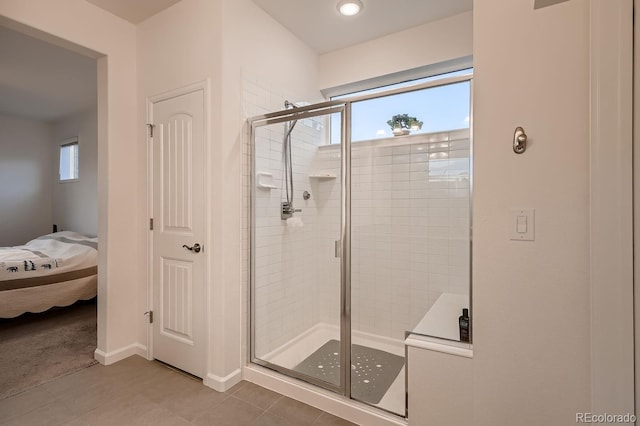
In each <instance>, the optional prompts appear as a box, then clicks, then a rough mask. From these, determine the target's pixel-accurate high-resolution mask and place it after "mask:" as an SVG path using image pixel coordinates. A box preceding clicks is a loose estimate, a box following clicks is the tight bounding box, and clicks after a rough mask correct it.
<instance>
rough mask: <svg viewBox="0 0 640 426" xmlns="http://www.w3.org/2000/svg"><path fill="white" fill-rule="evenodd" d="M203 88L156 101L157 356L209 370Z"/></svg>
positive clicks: (152, 108)
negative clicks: (206, 319)
mask: <svg viewBox="0 0 640 426" xmlns="http://www.w3.org/2000/svg"><path fill="white" fill-rule="evenodd" d="M204 99H205V94H204V87H202V86H198V87H191V88H188V89H185V90H181V91H178V92H172V93H170V94H165V95H162V96H160V97H157V98H154V99H152V100H150V103H149V113H150V116H149V118H150V120H149V122H150V123H151V125H150V128H151V131H150V133H149V136H150V138H149V143H150V149H149V155H150V158H149V164H153V170H152V176H151V183H150V185H151V188H150V189H151V194H152V202H151V203H150V204H151V221H152V223H153V224H152V226H150V228H152V230H151V237H150V242H151V247H150V250H151V253H152V254H151V259H152V271H151V282H152V285H151V292H152V297H151V306H152V311H151V312H152V315H153V318H152V323H151V328H152V333H151V335H152V338H151V348H152V356H153V358H155V359H157V360H160V361H163V362H165V363H167V364H170V365H172V366H174V367H177V368H179V369H181V370H184V371H186V372H188V373H190V374H193V375H195V376H198V377H201V378H202V377H204V374H205V357H204V354H205V339H204V336H205V333H204V330H205V315H204V306H205V304H204V300H205V285H204V282H205V273H206V261H205V256H204V253H203V252H204V250H205V248H206V247H205V246H204V242H205V200H206V196H205V179H204V176H205V162H204V158H205V155H204V151H205V147H204V141H205V137H204V135H205V119H204V117H205V108H204Z"/></svg>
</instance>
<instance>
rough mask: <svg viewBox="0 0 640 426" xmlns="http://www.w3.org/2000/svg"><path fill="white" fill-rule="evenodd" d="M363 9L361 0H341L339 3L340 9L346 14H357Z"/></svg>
mask: <svg viewBox="0 0 640 426" xmlns="http://www.w3.org/2000/svg"><path fill="white" fill-rule="evenodd" d="M361 9H362V2H361V1H360V0H341V1H340V2H339V3H338V11H339V12H340V13H341V14H342V15H344V16H353V15H357V14H358V13H359V12H360V10H361Z"/></svg>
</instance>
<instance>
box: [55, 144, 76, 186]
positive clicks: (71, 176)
mask: <svg viewBox="0 0 640 426" xmlns="http://www.w3.org/2000/svg"><path fill="white" fill-rule="evenodd" d="M59 174H60V182H71V181H75V180H78V138H71V139H67V140H66V141H64V142H63V143H62V145H60V168H59Z"/></svg>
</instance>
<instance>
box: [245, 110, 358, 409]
mask: <svg viewBox="0 0 640 426" xmlns="http://www.w3.org/2000/svg"><path fill="white" fill-rule="evenodd" d="M333 113H340V117H341V127H342V129H341V142H342V143H341V165H340V168H341V173H340V188H341V194H340V197H341V208H340V242H341V256H340V365H341V366H342V368H341V370H342V371H341V372H340V385H339V386H335V385H332V384H331V383H328V382H324V381H322V380H318V379H315V378H313V377H310V376H307V375H305V374H302V373H299V372H297V371H294V370H291V369H289V368H285V367H282V366H279V365H276V364H272V363H270V362H268V361H264V360H261V359H258V358H257V357H256V356H255V342H256V325H255V307H256V300H255V294H256V288H255V248H256V241H255V220H256V218H255V205H256V191H255V188H256V183H257V182H256V170H255V168H256V161H255V152H256V146H255V135H256V129H257V128H259V127H262V126H267V125H271V124H278V123H285V122H288V121H292V120H301V119H304V118H312V117H318V116H321V115H328V114H333ZM350 113H351V104H350V103H349V102H344V101H329V102H322V103H317V104H313V105H308V106H303V107H297V108H295V109H288V110H283V111H278V112H274V113H269V114H263V115H259V116H256V117H252V118H250V119H249V120H248V123H249V142H250V158H251V163H250V180H249V190H250V196H249V211H250V217H249V220H250V222H249V240H250V253H249V280H250V289H249V323H250V332H249V352H248V358H249V359H248V361H249V362H250V363H253V364H257V365H260V366H262V367H266V368H269V369H271V370H274V371H277V372H279V373H282V374H285V375H287V376H289V377H293V378H296V379H299V380H303V381H305V382H308V383H310V384H312V385H314V386H318V387H321V388H324V389H327V390H330V391H333V392H335V393H337V394H340V395H344V396H346V397H347V398H351V368H345V367H344V366H350V365H351V240H350V235H351V193H350V191H348V189H349V188H350V187H351V127H350V120H349V118H348V117H349V116H350Z"/></svg>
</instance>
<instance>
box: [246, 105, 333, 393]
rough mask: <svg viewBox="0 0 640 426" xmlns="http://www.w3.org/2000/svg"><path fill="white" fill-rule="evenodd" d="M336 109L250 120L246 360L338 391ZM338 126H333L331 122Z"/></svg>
mask: <svg viewBox="0 0 640 426" xmlns="http://www.w3.org/2000/svg"><path fill="white" fill-rule="evenodd" d="M332 116H334V117H338V118H339V120H338V122H339V123H342V122H343V120H344V106H343V105H339V106H333V105H328V106H326V107H325V108H323V109H321V110H320V111H318V110H309V109H308V108H304V107H303V108H297V107H295V108H293V109H288V110H286V111H283V112H280V113H273V114H268V115H266V116H263V117H258V118H256V119H253V120H252V121H251V125H252V156H251V158H252V166H251V173H252V176H251V178H252V179H251V181H252V183H251V203H252V206H251V212H252V218H251V228H250V229H251V244H252V250H251V333H252V339H251V361H252V362H254V363H256V364H259V365H262V366H265V367H268V368H271V369H274V370H276V371H279V372H282V373H285V374H287V375H290V376H293V377H296V378H299V379H302V380H305V381H308V382H310V383H313V384H316V385H319V386H322V387H325V388H328V389H332V390H335V391H337V392H343V391H344V388H345V384H344V383H343V382H344V379H343V373H342V368H341V366H342V365H345V361H344V356H345V354H344V351H343V349H342V345H343V339H342V329H343V328H342V317H343V316H342V306H343V297H344V296H343V291H342V282H341V263H340V262H341V259H340V240H341V229H342V226H341V222H342V220H343V218H342V216H341V203H342V189H341V168H342V155H341V145H339V144H336V145H331V143H330V135H331V133H333V132H336V131H337V132H339V134H342V130H341V128H338V129H336V128H335V126H333V127H334V128H333V129H331V130H330V126H329V123H330V121H331V117H332ZM340 127H341V126H340Z"/></svg>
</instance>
